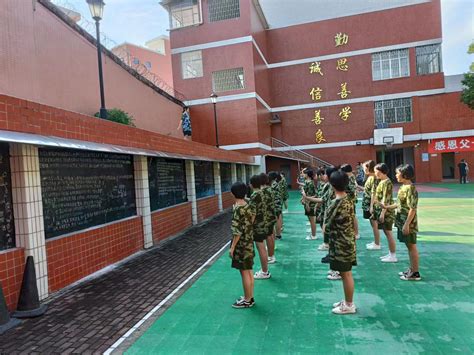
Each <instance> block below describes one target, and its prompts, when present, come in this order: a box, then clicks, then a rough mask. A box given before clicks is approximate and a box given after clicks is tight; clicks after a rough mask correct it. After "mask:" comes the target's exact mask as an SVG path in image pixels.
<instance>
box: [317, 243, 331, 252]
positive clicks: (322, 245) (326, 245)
mask: <svg viewBox="0 0 474 355" xmlns="http://www.w3.org/2000/svg"><path fill="white" fill-rule="evenodd" d="M318 250H329V245H328V244H326V243H322V244H321V245H320V246H319V247H318Z"/></svg>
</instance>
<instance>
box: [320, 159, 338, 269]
mask: <svg viewBox="0 0 474 355" xmlns="http://www.w3.org/2000/svg"><path fill="white" fill-rule="evenodd" d="M338 170H339V167H336V166H332V165H331V166H328V167H327V168H326V179H327V181H328V183H327V184H326V186H325V188H324V190H323V195H322V196H321V198H322V200H323V203H322V208H321V212H322V220H323V236H324V245H322V246H320V248H318V250H328V249H329V236H328V235H327V234H326V233H325V232H324V224H325V223H326V222H325V221H326V212H327V209H328V208H329V205H330V204H331V202H332V200H334V199H335V198H336V194H335V192H334V189H333V188H332V186H331V183H330V178H331V174H332V173H334V172H336V171H338ZM325 245H327V248H325ZM321 262H322V263H323V264H328V263H329V253H328V254H327V255H326V256H325V257H323V258H321Z"/></svg>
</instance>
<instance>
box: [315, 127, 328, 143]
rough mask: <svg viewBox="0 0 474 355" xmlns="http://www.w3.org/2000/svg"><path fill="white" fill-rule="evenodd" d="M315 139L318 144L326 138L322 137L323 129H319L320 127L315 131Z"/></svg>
mask: <svg viewBox="0 0 474 355" xmlns="http://www.w3.org/2000/svg"><path fill="white" fill-rule="evenodd" d="M315 139H316V143H318V144H319V143H322V142H326V139H324V134H323V131H321V130H320V129H318V131H317V132H316V135H315Z"/></svg>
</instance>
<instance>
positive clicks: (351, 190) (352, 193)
mask: <svg viewBox="0 0 474 355" xmlns="http://www.w3.org/2000/svg"><path fill="white" fill-rule="evenodd" d="M346 193H347V196H349V200H351V201H352V203H357V181H356V178H355V176H354V175H350V176H349V184H348V185H347V188H346Z"/></svg>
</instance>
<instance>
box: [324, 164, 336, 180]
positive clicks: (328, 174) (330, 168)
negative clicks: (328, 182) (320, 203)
mask: <svg viewBox="0 0 474 355" xmlns="http://www.w3.org/2000/svg"><path fill="white" fill-rule="evenodd" d="M336 170H338V168H337V167H335V166H334V165H329V166H328V167H326V171H325V173H326V175H327V176H328V178H329V177H331V174H332V173H333V172H335V171H336Z"/></svg>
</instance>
